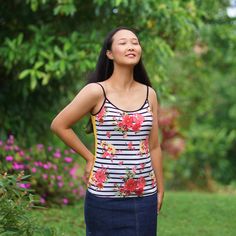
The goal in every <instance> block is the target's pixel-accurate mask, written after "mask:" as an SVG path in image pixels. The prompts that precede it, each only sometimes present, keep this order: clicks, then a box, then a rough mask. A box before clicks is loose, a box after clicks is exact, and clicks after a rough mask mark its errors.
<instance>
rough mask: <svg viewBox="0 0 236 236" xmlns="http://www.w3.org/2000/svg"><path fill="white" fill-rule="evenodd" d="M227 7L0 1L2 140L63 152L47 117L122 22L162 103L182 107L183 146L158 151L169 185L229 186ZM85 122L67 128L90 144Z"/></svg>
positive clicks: (231, 134) (234, 40)
mask: <svg viewBox="0 0 236 236" xmlns="http://www.w3.org/2000/svg"><path fill="white" fill-rule="evenodd" d="M228 5H229V2H228V1H226V0H225V1H219V0H209V1H199V0H175V1H171V0H165V1H164V0H147V1H134V0H111V1H107V0H90V1H82V0H78V1H75V0H25V1H19V0H14V1H11V2H9V1H4V2H2V3H1V9H0V27H1V31H0V104H1V106H0V127H1V129H0V137H1V139H6V138H7V136H8V135H9V134H13V135H14V136H15V137H16V139H17V140H18V143H20V144H21V145H22V146H25V147H29V146H31V145H34V144H36V143H42V144H45V145H46V144H47V145H54V146H60V147H62V148H63V147H64V148H65V146H64V144H63V143H62V142H61V141H60V140H59V139H58V138H57V137H56V136H55V135H53V134H52V133H51V131H50V129H49V127H50V123H51V121H52V119H53V117H54V116H55V115H56V114H57V113H58V112H59V111H60V110H61V109H62V108H63V107H64V106H65V105H66V104H68V103H69V101H70V100H72V99H73V97H74V96H75V95H76V94H77V93H78V92H79V90H80V89H81V88H82V87H83V85H84V84H85V82H86V75H87V73H88V72H90V71H92V70H93V69H94V67H95V64H96V60H97V57H98V53H99V51H100V47H101V44H102V42H103V39H104V36H105V35H106V33H107V32H108V31H110V30H111V29H113V28H114V27H116V26H120V25H126V26H130V27H134V28H136V29H137V32H138V35H139V37H140V40H141V43H142V46H143V60H144V64H145V65H146V68H147V71H148V73H149V76H150V78H151V81H152V83H153V87H154V88H155V90H156V91H157V93H158V98H159V102H160V104H161V106H162V107H163V108H165V107H171V108H175V109H177V110H178V111H179V113H180V115H179V116H178V118H176V120H175V122H174V124H173V127H172V128H174V129H177V130H178V131H179V132H180V133H181V135H182V136H183V137H184V139H185V142H186V145H185V151H184V152H182V153H181V155H178V156H171V155H169V154H168V152H167V153H165V152H164V156H165V177H166V185H167V187H168V188H173V189H176V188H196V187H197V188H204V189H208V190H214V189H215V186H216V183H218V184H224V185H230V186H235V185H236V183H235V173H236V169H235V168H236V167H235V166H236V165H235V164H236V163H235V158H234V157H235V152H236V148H235V135H236V134H235V125H234V120H235V118H236V106H235V102H234V101H235V96H236V95H235V93H234V85H235V79H234V77H235V75H234V68H235V59H234V53H233V52H235V47H236V34H235V18H229V17H228V16H227V14H226V7H227V6H228ZM12 12H14V14H12ZM87 120H88V117H85V118H84V119H83V120H81V121H80V122H78V124H76V125H75V127H73V128H74V129H75V131H76V133H77V134H78V135H79V137H80V138H81V139H82V141H84V142H85V144H86V145H87V146H88V147H89V148H90V149H91V150H92V149H93V145H92V141H93V136H92V135H84V129H83V127H84V125H85V124H86V123H87ZM162 138H163V137H162ZM167 151H168V150H167ZM1 158H4V157H3V156H1ZM79 161H81V158H80V159H79ZM216 181H217V182H216Z"/></svg>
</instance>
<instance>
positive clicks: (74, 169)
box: [0, 135, 86, 205]
mask: <svg viewBox="0 0 236 236" xmlns="http://www.w3.org/2000/svg"><path fill="white" fill-rule="evenodd" d="M77 158H78V155H77V154H76V153H75V152H74V151H73V150H71V149H70V150H65V151H64V152H62V151H61V150H60V149H59V148H53V147H51V146H49V147H45V146H44V145H43V144H37V145H35V146H33V147H31V148H29V149H22V148H20V147H19V146H18V145H16V144H15V140H14V136H13V135H10V136H9V137H8V139H7V140H6V141H5V142H4V141H3V140H0V165H1V170H2V171H5V172H8V173H10V174H14V173H19V171H22V170H24V171H25V173H26V174H30V175H31V178H30V182H29V183H21V184H20V187H21V188H24V189H28V188H31V187H32V188H33V189H35V191H36V193H37V194H39V196H40V204H42V205H46V204H50V203H56V204H70V203H73V202H74V201H77V200H78V199H80V198H81V197H82V196H84V194H85V186H86V185H85V178H84V174H83V173H82V171H81V168H80V165H79V164H78V163H76V160H77Z"/></svg>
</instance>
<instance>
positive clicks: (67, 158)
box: [64, 157, 73, 163]
mask: <svg viewBox="0 0 236 236" xmlns="http://www.w3.org/2000/svg"><path fill="white" fill-rule="evenodd" d="M64 161H65V162H67V163H70V162H72V161H73V159H72V158H71V157H65V158H64Z"/></svg>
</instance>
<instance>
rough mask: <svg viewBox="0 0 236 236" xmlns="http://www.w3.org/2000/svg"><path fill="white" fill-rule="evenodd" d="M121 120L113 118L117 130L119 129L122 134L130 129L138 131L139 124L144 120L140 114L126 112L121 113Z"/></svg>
mask: <svg viewBox="0 0 236 236" xmlns="http://www.w3.org/2000/svg"><path fill="white" fill-rule="evenodd" d="M121 116H122V117H121V121H118V120H117V119H115V118H113V119H114V120H115V121H116V125H117V130H118V131H121V132H122V133H123V134H124V137H125V136H126V135H127V134H126V133H127V132H128V131H129V130H130V131H134V132H138V131H139V130H140V128H141V125H142V123H143V121H144V117H143V116H142V115H141V114H138V113H137V114H133V115H128V114H127V113H125V112H124V113H123V114H121Z"/></svg>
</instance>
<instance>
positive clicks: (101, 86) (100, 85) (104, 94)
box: [96, 82, 106, 98]
mask: <svg viewBox="0 0 236 236" xmlns="http://www.w3.org/2000/svg"><path fill="white" fill-rule="evenodd" d="M96 84H99V85H100V86H101V87H102V90H103V94H104V97H105V98H106V92H105V89H104V87H103V86H102V85H101V84H100V83H98V82H97V83H96Z"/></svg>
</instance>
